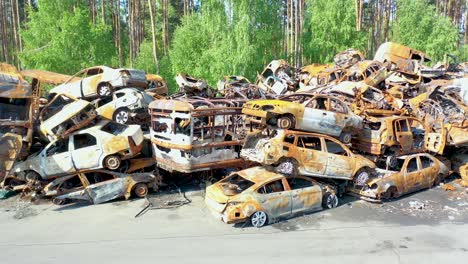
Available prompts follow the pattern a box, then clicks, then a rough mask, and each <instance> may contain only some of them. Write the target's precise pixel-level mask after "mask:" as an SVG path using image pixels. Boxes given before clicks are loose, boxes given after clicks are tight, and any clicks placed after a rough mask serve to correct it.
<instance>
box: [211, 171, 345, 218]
mask: <svg viewBox="0 0 468 264" xmlns="http://www.w3.org/2000/svg"><path fill="white" fill-rule="evenodd" d="M205 203H206V205H207V206H208V208H209V209H210V211H211V212H212V213H213V214H214V215H215V216H216V217H218V218H219V219H221V220H222V221H223V222H225V223H227V224H234V223H241V222H250V223H251V224H252V225H253V226H254V227H262V226H264V225H267V224H268V223H272V222H273V221H275V220H277V219H278V218H281V217H288V216H291V215H293V214H296V213H303V212H312V211H316V210H321V209H322V208H334V207H336V206H337V205H338V198H337V196H336V194H335V191H334V190H333V189H332V188H331V187H328V186H325V185H321V184H319V183H318V182H316V181H314V180H312V179H309V178H306V177H302V176H293V177H285V176H284V175H281V174H278V173H275V172H272V171H269V170H267V169H265V168H263V167H254V168H250V169H246V170H242V171H238V172H234V173H232V174H231V175H229V176H228V177H227V178H225V179H223V180H221V181H219V182H217V183H215V184H213V185H211V186H209V187H207V188H206V196H205Z"/></svg>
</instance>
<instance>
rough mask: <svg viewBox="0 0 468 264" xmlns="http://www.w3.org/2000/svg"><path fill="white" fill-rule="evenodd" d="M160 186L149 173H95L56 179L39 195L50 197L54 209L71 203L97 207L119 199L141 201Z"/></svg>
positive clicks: (159, 181)
mask: <svg viewBox="0 0 468 264" xmlns="http://www.w3.org/2000/svg"><path fill="white" fill-rule="evenodd" d="M160 185H161V179H160V177H158V176H155V175H154V174H152V173H132V174H125V173H118V172H115V171H107V170H96V171H87V172H79V173H75V174H71V175H67V176H64V177H60V178H57V179H55V180H53V181H52V182H50V183H49V184H47V185H46V186H45V187H44V189H43V195H44V196H46V197H53V202H54V204H57V205H63V204H67V203H70V202H73V201H88V202H90V203H93V204H100V203H104V202H107V201H110V200H113V199H116V198H119V197H124V198H125V199H129V198H130V197H131V195H135V196H137V197H145V196H146V195H147V194H148V193H149V189H152V190H153V191H157V190H158V189H159V186H160Z"/></svg>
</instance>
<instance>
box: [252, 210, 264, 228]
mask: <svg viewBox="0 0 468 264" xmlns="http://www.w3.org/2000/svg"><path fill="white" fill-rule="evenodd" d="M266 220H267V215H266V214H265V212H262V211H259V212H255V213H254V214H253V215H252V225H253V226H255V227H262V226H264V225H265V223H266Z"/></svg>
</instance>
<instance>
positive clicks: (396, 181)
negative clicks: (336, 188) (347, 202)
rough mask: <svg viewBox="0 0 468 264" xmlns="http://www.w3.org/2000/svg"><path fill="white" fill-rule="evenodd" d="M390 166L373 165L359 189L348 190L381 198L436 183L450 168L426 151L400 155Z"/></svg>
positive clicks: (375, 200) (366, 196) (442, 178)
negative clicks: (367, 178) (366, 180)
mask: <svg viewBox="0 0 468 264" xmlns="http://www.w3.org/2000/svg"><path fill="white" fill-rule="evenodd" d="M396 160H397V162H396V164H395V166H393V167H391V168H390V170H384V169H379V168H378V169H376V170H375V176H374V177H372V178H371V179H370V180H369V181H368V182H367V183H366V184H365V185H364V186H363V188H362V189H351V192H352V193H354V194H356V195H358V196H359V197H361V198H362V199H363V200H368V201H374V202H380V201H382V200H385V199H392V198H397V197H400V196H402V195H405V194H408V193H412V192H417V191H419V190H422V189H426V188H430V187H432V186H437V185H439V183H441V182H442V181H443V180H444V179H445V177H446V176H447V175H448V173H449V171H450V168H449V167H447V166H446V165H445V164H444V163H443V162H441V161H440V160H438V159H437V158H435V157H433V156H432V155H429V154H426V153H420V154H414V155H408V156H400V157H398V158H397V159H396Z"/></svg>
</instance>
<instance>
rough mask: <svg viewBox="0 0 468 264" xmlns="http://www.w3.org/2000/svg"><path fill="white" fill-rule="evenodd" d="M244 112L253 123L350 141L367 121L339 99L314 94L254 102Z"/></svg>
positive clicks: (299, 94)
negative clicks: (364, 121) (363, 122)
mask: <svg viewBox="0 0 468 264" xmlns="http://www.w3.org/2000/svg"><path fill="white" fill-rule="evenodd" d="M242 113H244V114H246V115H248V116H250V117H251V119H250V121H252V122H256V123H261V124H263V125H273V126H278V127H279V128H281V129H297V130H303V131H309V132H316V133H322V134H326V135H331V136H334V137H339V138H340V140H341V141H342V142H344V143H346V144H347V143H349V142H351V137H352V135H353V134H354V133H355V131H356V130H357V129H359V128H361V127H362V121H363V119H362V118H361V117H360V116H358V115H356V114H354V113H353V111H351V109H350V108H349V106H348V105H346V104H345V103H344V102H342V101H341V100H339V99H338V98H336V97H332V96H326V95H315V94H312V93H296V94H292V95H287V96H284V97H281V98H280V99H278V100H254V101H250V102H247V103H245V104H244V107H243V108H242Z"/></svg>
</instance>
